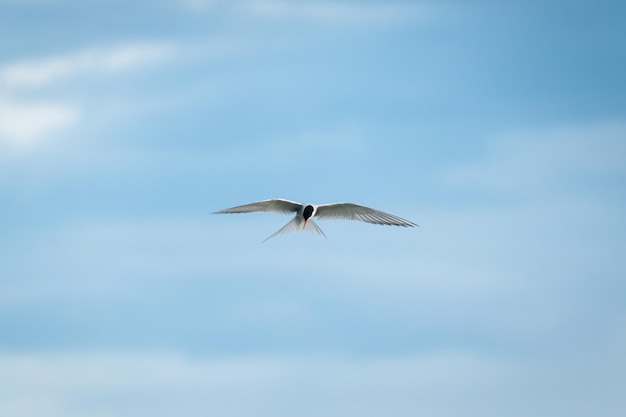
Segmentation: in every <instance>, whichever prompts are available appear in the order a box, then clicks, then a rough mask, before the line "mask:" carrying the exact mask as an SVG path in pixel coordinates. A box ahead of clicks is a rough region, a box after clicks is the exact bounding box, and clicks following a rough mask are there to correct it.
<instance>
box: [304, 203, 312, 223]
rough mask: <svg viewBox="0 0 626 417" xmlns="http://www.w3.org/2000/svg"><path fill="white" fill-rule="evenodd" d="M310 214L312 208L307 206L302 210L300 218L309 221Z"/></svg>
mask: <svg viewBox="0 0 626 417" xmlns="http://www.w3.org/2000/svg"><path fill="white" fill-rule="evenodd" d="M312 214H313V206H312V205H310V204H309V205H308V206H306V207H305V208H304V211H303V212H302V217H304V220H309V218H310V217H311V215H312Z"/></svg>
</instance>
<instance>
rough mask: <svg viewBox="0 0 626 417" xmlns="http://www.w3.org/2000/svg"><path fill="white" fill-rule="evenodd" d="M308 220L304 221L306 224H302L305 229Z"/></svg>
mask: <svg viewBox="0 0 626 417" xmlns="http://www.w3.org/2000/svg"><path fill="white" fill-rule="evenodd" d="M306 222H307V221H306V220H305V221H304V224H303V225H302V228H303V229H304V228H305V227H306Z"/></svg>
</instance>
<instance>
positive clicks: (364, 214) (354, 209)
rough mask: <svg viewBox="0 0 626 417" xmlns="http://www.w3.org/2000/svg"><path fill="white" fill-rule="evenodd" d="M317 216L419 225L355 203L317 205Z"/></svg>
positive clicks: (407, 225) (388, 223)
mask: <svg viewBox="0 0 626 417" xmlns="http://www.w3.org/2000/svg"><path fill="white" fill-rule="evenodd" d="M315 216H316V217H319V218H320V219H343V220H358V221H361V222H366V223H373V224H384V225H389V226H403V227H413V226H417V224H415V223H413V222H410V221H408V220H405V219H403V218H402V217H398V216H394V215H393V214H389V213H385V212H383V211H379V210H374V209H372V208H369V207H365V206H360V205H358V204H353V203H333V204H323V205H321V206H318V207H317V212H316V213H315Z"/></svg>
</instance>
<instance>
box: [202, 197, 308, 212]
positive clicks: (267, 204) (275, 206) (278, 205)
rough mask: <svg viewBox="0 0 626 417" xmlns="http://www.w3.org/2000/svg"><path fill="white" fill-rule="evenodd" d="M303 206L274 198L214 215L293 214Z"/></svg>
mask: <svg viewBox="0 0 626 417" xmlns="http://www.w3.org/2000/svg"><path fill="white" fill-rule="evenodd" d="M300 207H302V204H300V203H296V202H295V201H289V200H283V199H281V198H274V199H271V200H264V201H259V202H256V203H250V204H244V205H243V206H237V207H231V208H227V209H224V210H220V211H216V212H215V213H213V214H227V213H253V212H257V211H268V212H273V213H284V214H291V213H295V212H297V211H298V210H299V209H300Z"/></svg>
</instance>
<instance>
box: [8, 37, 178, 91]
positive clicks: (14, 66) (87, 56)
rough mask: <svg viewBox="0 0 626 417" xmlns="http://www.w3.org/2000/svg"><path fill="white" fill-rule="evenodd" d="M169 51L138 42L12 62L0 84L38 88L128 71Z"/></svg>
mask: <svg viewBox="0 0 626 417" xmlns="http://www.w3.org/2000/svg"><path fill="white" fill-rule="evenodd" d="M171 51H172V47H171V45H169V44H165V43H137V44H128V45H121V46H118V47H114V48H91V49H86V50H83V51H78V52H74V53H70V54H67V55H60V56H53V57H46V58H40V59H33V60H27V61H22V62H14V63H9V64H7V65H5V66H3V67H1V68H0V83H1V85H4V86H7V87H13V88H16V87H41V86H45V85H48V84H50V83H53V82H56V81H59V80H63V79H69V78H72V77H76V76H79V75H83V74H89V73H92V74H93V73H111V72H119V71H123V70H130V69H132V68H136V67H139V66H142V65H145V64H148V63H154V62H156V61H160V60H162V59H164V58H165V57H167V56H168V55H169V54H170V52H171Z"/></svg>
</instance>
